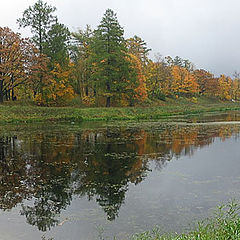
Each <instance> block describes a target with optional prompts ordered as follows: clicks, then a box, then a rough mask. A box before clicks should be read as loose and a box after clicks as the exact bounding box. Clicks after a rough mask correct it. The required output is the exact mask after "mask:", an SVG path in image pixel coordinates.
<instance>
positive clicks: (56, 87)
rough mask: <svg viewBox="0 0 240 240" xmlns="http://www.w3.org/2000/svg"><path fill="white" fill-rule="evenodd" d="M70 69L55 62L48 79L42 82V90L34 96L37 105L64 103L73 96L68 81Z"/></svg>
mask: <svg viewBox="0 0 240 240" xmlns="http://www.w3.org/2000/svg"><path fill="white" fill-rule="evenodd" d="M69 77H70V71H69V70H63V69H62V68H61V66H60V65H59V64H55V67H54V69H53V70H52V71H51V74H50V78H49V79H48V81H46V82H44V83H43V91H42V93H39V94H37V95H36V97H35V101H36V102H37V104H38V105H46V106H52V105H56V106H59V105H64V104H66V103H67V102H69V101H70V100H71V99H72V98H73V97H74V90H73V88H72V86H71V85H70V83H69Z"/></svg>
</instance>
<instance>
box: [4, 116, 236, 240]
mask: <svg viewBox="0 0 240 240" xmlns="http://www.w3.org/2000/svg"><path fill="white" fill-rule="evenodd" d="M239 120H240V119H239V114H238V113H233V114H222V115H215V116H212V115H211V116H204V117H195V118H194V119H185V122H188V123H184V122H183V120H181V122H176V121H175V122H168V123H163V122H144V123H128V124H126V123H111V124H103V123H102V124H100V123H99V124H93V123H89V124H86V125H80V126H76V125H49V126H47V125H46V124H45V125H25V126H2V127H0V160H1V161H0V209H1V210H0V232H1V237H0V239H4V240H5V239H6V240H13V239H14V240H15V239H17V240H21V239H23V240H32V239H39V240H40V239H41V238H43V236H45V237H46V239H48V238H50V237H53V238H54V240H58V239H59V240H67V239H68V240H82V239H101V238H102V237H104V239H113V237H114V236H116V237H117V239H123V238H125V239H126V237H127V236H129V235H131V234H133V233H135V232H141V231H144V230H148V229H151V228H153V227H154V226H156V225H158V226H160V228H162V230H163V231H186V230H188V229H191V228H192V227H193V223H195V222H197V221H198V220H201V219H203V218H204V217H206V216H210V215H211V213H212V212H213V210H214V209H215V207H216V205H218V204H221V203H226V202H228V201H229V200H231V199H239V200H240V190H239V189H240V145H239V144H240V139H239V133H240V122H238V121H239Z"/></svg>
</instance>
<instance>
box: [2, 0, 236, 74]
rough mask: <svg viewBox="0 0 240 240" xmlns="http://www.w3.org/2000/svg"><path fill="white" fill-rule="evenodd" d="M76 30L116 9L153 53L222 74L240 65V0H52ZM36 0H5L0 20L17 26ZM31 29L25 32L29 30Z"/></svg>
mask: <svg viewBox="0 0 240 240" xmlns="http://www.w3.org/2000/svg"><path fill="white" fill-rule="evenodd" d="M47 2H48V3H49V4H51V5H53V6H56V7H57V13H56V14H57V15H58V18H59V20H60V22H62V23H64V24H65V25H67V26H68V27H69V28H70V30H71V31H74V30H75V31H76V30H77V29H78V28H84V27H85V26H86V24H90V25H91V26H92V27H93V28H95V27H96V26H97V25H98V24H99V22H100V21H101V18H102V16H103V14H104V12H105V10H106V9H107V8H111V9H113V10H114V11H115V12H116V13H117V17H118V20H119V22H120V24H121V26H123V27H124V30H125V37H131V36H134V35H138V36H140V37H141V38H143V39H144V40H145V41H146V42H147V44H148V47H149V48H151V49H152V54H151V55H152V56H153V55H154V53H160V54H162V55H163V56H166V55H170V56H172V57H174V56H176V55H178V56H180V57H182V58H185V59H189V60H190V61H192V62H193V63H194V64H195V66H196V67H198V68H204V69H207V70H209V71H211V72H213V73H215V74H217V75H219V74H221V73H224V74H227V75H232V74H233V72H234V71H235V70H237V71H240V47H239V45H240V41H239V37H240V27H239V26H240V1H239V0H47ZM34 3H35V0H1V14H0V26H1V27H5V26H8V27H10V28H11V29H13V30H14V31H19V32H23V31H22V30H18V26H17V24H16V19H17V18H19V17H21V16H22V12H23V11H24V10H25V9H26V8H27V7H28V6H29V5H33V4H34ZM24 34H26V32H25V33H24Z"/></svg>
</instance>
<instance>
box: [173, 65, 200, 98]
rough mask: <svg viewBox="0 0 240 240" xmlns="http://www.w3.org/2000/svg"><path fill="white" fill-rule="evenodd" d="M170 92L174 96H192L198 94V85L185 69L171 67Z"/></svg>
mask: <svg viewBox="0 0 240 240" xmlns="http://www.w3.org/2000/svg"><path fill="white" fill-rule="evenodd" d="M171 91H172V92H173V93H174V94H175V95H194V94H196V93H198V92H199V85H198V83H197V82H196V79H195V77H194V75H193V74H192V73H190V72H189V71H188V70H187V69H186V68H183V67H180V66H176V65H174V66H172V83H171Z"/></svg>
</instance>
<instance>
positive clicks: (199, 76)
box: [193, 69, 213, 95]
mask: <svg viewBox="0 0 240 240" xmlns="http://www.w3.org/2000/svg"><path fill="white" fill-rule="evenodd" d="M193 74H194V77H195V79H196V81H197V83H198V85H199V94H201V95H204V94H206V91H207V89H208V85H209V84H210V82H211V80H212V78H213V74H212V73H210V72H208V71H206V70H204V69H197V70H195V71H194V72H193Z"/></svg>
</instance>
